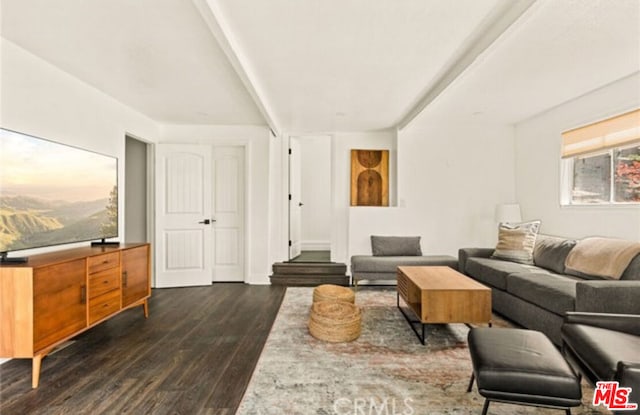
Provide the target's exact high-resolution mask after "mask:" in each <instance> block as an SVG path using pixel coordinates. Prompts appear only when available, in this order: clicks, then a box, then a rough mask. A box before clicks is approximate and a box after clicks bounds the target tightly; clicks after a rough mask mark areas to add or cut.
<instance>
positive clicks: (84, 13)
mask: <svg viewBox="0 0 640 415" xmlns="http://www.w3.org/2000/svg"><path fill="white" fill-rule="evenodd" d="M1 6H2V26H1V31H2V37H4V38H5V39H8V40H10V41H12V42H13V43H15V44H17V45H18V46H21V47H22V48H24V49H26V50H28V51H29V52H31V53H33V54H35V55H37V56H39V57H41V58H42V59H44V60H46V61H48V62H50V63H52V64H53V65H55V66H57V67H58V68H60V69H62V70H63V71H66V72H68V73H69V74H71V75H73V76H75V77H77V78H79V79H80V80H82V81H84V82H86V83H88V84H90V85H93V86H94V87H96V88H97V89H99V90H101V91H103V92H105V93H106V94H108V95H111V96H112V97H114V98H115V99H117V100H118V101H120V102H122V103H124V104H126V105H128V106H130V107H132V108H134V109H136V110H138V111H139V112H142V113H143V114H145V115H147V116H149V117H151V118H153V119H155V120H158V121H161V122H165V123H179V124H181V123H188V124H264V119H263V117H262V115H261V114H260V112H259V111H258V109H257V107H256V105H255V104H254V102H253V100H252V98H251V96H250V95H249V94H248V93H247V91H246V89H245V87H244V85H243V83H242V82H241V81H240V79H239V78H238V75H237V74H236V72H235V71H234V69H233V67H232V66H231V65H230V63H229V62H228V61H227V58H226V56H225V55H224V53H223V52H222V50H221V49H220V47H219V46H218V44H217V42H216V41H215V38H214V37H213V35H212V34H211V32H210V31H209V28H208V27H207V25H206V24H205V23H204V20H203V19H202V17H201V16H200V14H199V12H198V11H197V9H196V8H195V6H194V5H193V3H191V2H190V1H188V0H107V1H102V0H56V1H51V0H1Z"/></svg>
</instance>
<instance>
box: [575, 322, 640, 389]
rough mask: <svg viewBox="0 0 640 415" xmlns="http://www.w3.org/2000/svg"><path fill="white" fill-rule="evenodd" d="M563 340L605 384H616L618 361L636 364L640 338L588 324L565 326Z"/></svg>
mask: <svg viewBox="0 0 640 415" xmlns="http://www.w3.org/2000/svg"><path fill="white" fill-rule="evenodd" d="M562 339H563V341H564V342H565V344H567V345H568V347H569V348H570V349H571V350H573V352H574V353H575V354H576V355H578V356H580V357H581V360H583V363H584V364H585V365H586V366H587V367H588V368H589V369H590V370H591V371H592V372H593V373H594V374H595V375H596V376H597V377H598V378H599V379H602V380H613V377H614V374H615V373H616V369H617V365H618V362H619V361H627V362H637V361H638V350H640V337H638V336H634V335H633V334H628V333H622V332H619V331H613V330H608V329H604V328H600V327H593V326H588V325H585V324H564V325H563V326H562Z"/></svg>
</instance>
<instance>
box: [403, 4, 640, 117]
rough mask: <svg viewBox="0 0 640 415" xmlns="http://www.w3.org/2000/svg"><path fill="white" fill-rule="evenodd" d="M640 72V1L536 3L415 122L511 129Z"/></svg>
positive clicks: (639, 95)
mask: <svg viewBox="0 0 640 415" xmlns="http://www.w3.org/2000/svg"><path fill="white" fill-rule="evenodd" d="M638 71H640V1H638V0H561V1H559V0H538V2H537V3H536V4H534V5H533V6H532V7H531V8H530V9H529V10H528V11H527V12H526V13H525V14H524V15H523V16H522V18H521V19H520V20H519V21H517V22H516V23H515V24H514V25H513V26H512V27H511V28H510V29H509V30H507V31H506V32H505V33H504V35H503V36H502V37H501V38H500V39H498V41H496V42H495V43H494V44H493V45H492V46H491V47H490V48H489V49H488V50H487V51H486V53H485V54H484V55H483V56H482V57H481V58H479V59H478V60H477V61H476V62H474V64H473V65H471V66H470V67H469V68H468V69H467V71H466V72H465V73H464V74H463V75H462V76H460V77H459V78H458V79H456V81H455V82H454V83H452V84H451V85H450V87H449V88H448V90H447V91H446V93H444V94H442V95H440V96H439V97H438V99H437V100H435V101H434V102H433V103H432V104H431V106H429V107H428V108H427V109H426V110H425V111H424V112H423V113H422V114H421V115H420V117H417V118H416V119H415V121H414V123H420V122H428V119H429V118H431V117H433V116H436V117H439V118H444V119H451V120H453V119H461V118H468V117H469V116H473V117H474V119H476V120H487V121H490V122H499V123H507V124H512V123H516V122H518V121H523V120H525V119H527V118H530V117H532V116H534V115H536V114H539V113H541V112H543V111H545V110H548V109H550V108H552V107H555V106H557V105H560V104H562V103H564V102H567V101H569V100H571V99H574V98H576V97H579V96H581V95H584V94H586V93H588V92H591V91H593V90H596V89H598V88H601V87H603V86H605V85H607V84H609V83H611V82H613V81H616V80H619V79H622V78H625V77H627V76H629V75H631V74H633V73H637V72H638ZM637 93H638V98H639V99H640V85H638V88H637Z"/></svg>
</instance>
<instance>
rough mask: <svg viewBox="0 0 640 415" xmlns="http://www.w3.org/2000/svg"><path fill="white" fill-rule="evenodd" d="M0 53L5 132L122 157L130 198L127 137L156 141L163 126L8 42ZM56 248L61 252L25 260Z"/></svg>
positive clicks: (0, 117)
mask: <svg viewBox="0 0 640 415" xmlns="http://www.w3.org/2000/svg"><path fill="white" fill-rule="evenodd" d="M0 53H1V56H2V71H1V75H0V76H1V78H0V85H1V92H0V94H1V95H0V103H1V105H2V106H1V108H0V123H1V125H2V127H4V128H7V129H11V130H15V131H19V132H22V133H26V134H30V135H34V136H37V137H42V138H46V139H49V140H52V141H56V142H59V143H64V144H69V145H73V146H76V147H80V148H85V149H87V150H92V151H96V152H99V153H103V154H108V155H112V156H115V157H117V158H118V170H119V171H118V180H119V183H118V186H119V189H120V194H121V195H124V194H125V192H124V188H125V186H124V154H125V135H126V134H127V133H130V134H132V135H133V136H136V137H140V138H143V139H145V140H149V141H154V140H156V138H157V136H158V131H159V130H158V125H157V124H156V123H155V122H154V121H153V120H151V119H149V118H147V117H145V116H144V115H142V114H140V113H138V112H136V111H135V110H133V109H131V108H129V107H127V106H125V105H123V104H121V103H119V102H118V101H116V100H114V99H113V98H111V97H109V96H108V95H106V94H104V93H102V92H101V91H99V90H97V89H95V88H93V87H91V86H89V85H87V84H85V83H83V82H81V81H79V80H78V79H76V78H74V77H72V76H70V75H68V74H67V73H66V72H63V71H61V70H59V69H58V68H56V67H54V66H52V65H50V64H49V63H47V62H45V61H43V60H42V59H40V58H38V57H36V56H34V55H32V54H30V53H29V52H27V51H25V50H24V49H22V48H20V47H19V46H16V45H15V44H13V43H11V42H9V41H7V40H5V39H1V44H0ZM124 201H125V198H124V197H120V198H119V216H120V218H121V219H120V229H119V234H120V238H118V239H120V240H124V236H125V235H124ZM85 245H86V244H85ZM55 249H60V248H59V247H57V248H55V247H54V248H48V249H42V250H33V251H25V252H24V255H32V254H34V253H37V252H43V251H49V250H55Z"/></svg>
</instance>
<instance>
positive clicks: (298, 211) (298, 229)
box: [289, 137, 303, 259]
mask: <svg viewBox="0 0 640 415" xmlns="http://www.w3.org/2000/svg"><path fill="white" fill-rule="evenodd" d="M301 193H302V157H301V153H300V140H299V139H298V138H296V137H290V138H289V259H293V258H295V257H297V256H298V255H300V251H301V242H302V241H301V239H302V204H303V203H302V200H300V199H301Z"/></svg>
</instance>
